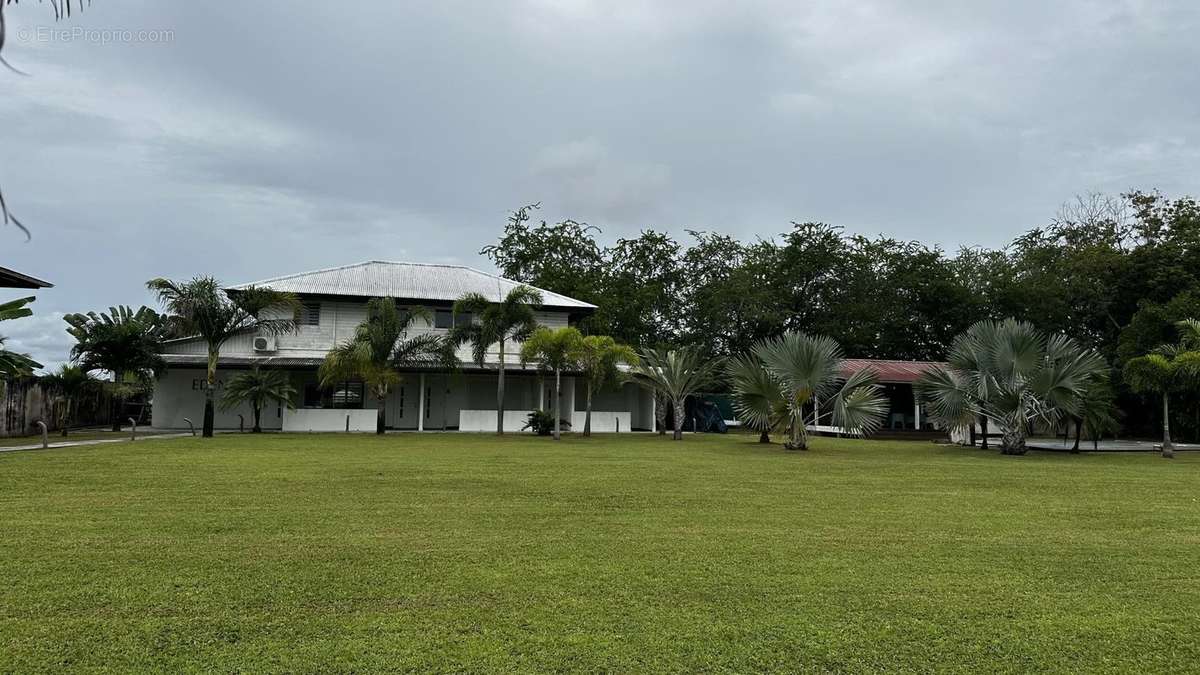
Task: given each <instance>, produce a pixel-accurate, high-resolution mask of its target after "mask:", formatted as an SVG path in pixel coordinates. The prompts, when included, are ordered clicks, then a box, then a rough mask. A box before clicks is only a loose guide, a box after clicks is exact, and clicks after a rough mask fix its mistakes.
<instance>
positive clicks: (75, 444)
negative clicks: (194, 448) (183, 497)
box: [0, 433, 191, 452]
mask: <svg viewBox="0 0 1200 675" xmlns="http://www.w3.org/2000/svg"><path fill="white" fill-rule="evenodd" d="M190 436H191V434H190V433H182V434H146V435H145V436H138V438H137V440H139V441H148V440H158V439H160V438H185V437H190ZM129 442H130V439H129V438H128V437H124V438H94V439H91V440H87V441H57V442H55V441H51V442H50V445H48V446H46V447H42V444H41V443H40V442H39V443H36V444H33V445H18V446H14V447H11V448H0V452H20V451H24V450H56V449H58V448H79V447H83V446H85V445H104V444H105V443H129Z"/></svg>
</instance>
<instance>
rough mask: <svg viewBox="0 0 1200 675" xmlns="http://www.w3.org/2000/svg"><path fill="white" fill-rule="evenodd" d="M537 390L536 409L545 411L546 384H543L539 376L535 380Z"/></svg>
mask: <svg viewBox="0 0 1200 675" xmlns="http://www.w3.org/2000/svg"><path fill="white" fill-rule="evenodd" d="M537 388H538V407H537V409H538V410H545V409H546V383H545V381H543V380H542V378H541V376H539V377H538V379H537Z"/></svg>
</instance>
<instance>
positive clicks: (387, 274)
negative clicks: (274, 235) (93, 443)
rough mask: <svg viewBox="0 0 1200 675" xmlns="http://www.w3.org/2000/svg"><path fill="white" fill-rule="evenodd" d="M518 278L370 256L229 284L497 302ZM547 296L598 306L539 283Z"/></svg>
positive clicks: (558, 302)
mask: <svg viewBox="0 0 1200 675" xmlns="http://www.w3.org/2000/svg"><path fill="white" fill-rule="evenodd" d="M519 285H520V284H518V283H517V282H515V281H512V280H510V279H505V278H503V277H498V276H496V275H494V274H488V273H487V272H480V271H479V270H477V269H473V268H470V267H464V266H462V265H435V264H427V263H406V262H388V261H384V260H369V261H367V262H361V263H355V264H353V265H343V266H341V267H329V268H326V269H321V270H314V271H312V272H301V273H300V274H289V275H287V276H282V277H275V278H272V279H263V280H262V281H255V282H252V283H249V284H239V285H237V286H231V287H230V290H238V289H242V288H245V287H247V286H266V287H270V288H273V289H275V290H277V291H286V292H289V293H296V294H298V295H344V296H353V297H367V298H381V297H391V298H404V299H408V300H441V301H451V302H452V301H454V300H457V299H459V298H460V297H462V296H463V295H465V294H467V293H479V294H482V295H483V296H484V297H486V298H487V299H489V300H491V301H493V302H499V301H500V300H501V299H503V298H504V296H505V295H507V294H508V292H509V291H511V290H512V289H513V288H516V287H517V286H519ZM538 290H539V291H541V292H542V295H543V296H544V302H543V306H545V307H562V308H567V309H595V308H596V306H595V305H592V304H589V303H586V302H583V301H582V300H576V299H574V298H568V297H567V296H565V295H560V294H558V293H552V292H550V291H547V290H544V289H540V288H539V289H538Z"/></svg>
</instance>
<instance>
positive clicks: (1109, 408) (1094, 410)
mask: <svg viewBox="0 0 1200 675" xmlns="http://www.w3.org/2000/svg"><path fill="white" fill-rule="evenodd" d="M1113 399H1114V395H1113V390H1112V386H1111V385H1110V384H1109V382H1108V378H1107V377H1097V378H1096V379H1095V380H1093V381H1092V382H1089V383H1088V385H1087V386H1086V387H1085V388H1084V390H1083V393H1082V394H1081V395H1080V397H1079V411H1078V412H1077V413H1076V415H1075V416H1074V417H1073V420H1074V422H1075V443H1074V445H1072V446H1071V452H1072V453H1078V452H1079V441H1080V438H1081V437H1082V435H1083V431H1085V430H1086V431H1087V434H1088V436H1090V437H1091V439H1092V449H1093V450H1095V449H1098V448H1099V447H1100V437H1101V436H1103V435H1105V434H1115V433H1116V432H1117V431H1118V430H1119V429H1120V428H1121V423H1120V421H1119V420H1118V419H1117V410H1116V405H1115V404H1114V402H1113Z"/></svg>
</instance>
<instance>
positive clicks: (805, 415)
mask: <svg viewBox="0 0 1200 675" xmlns="http://www.w3.org/2000/svg"><path fill="white" fill-rule="evenodd" d="M753 354H754V357H755V358H757V359H758V360H759V361H760V362H761V363H762V367H763V368H764V369H765V370H766V371H767V373H768V374H769V375H770V378H771V379H772V380H774V381H775V383H776V385H777V386H778V387H779V392H780V395H781V397H782V398H783V400H784V404H785V408H786V411H787V417H786V421H787V424H788V428H789V437H788V441H787V443H786V444H785V447H786V448H788V449H789V450H807V449H808V427H809V426H810V425H815V424H816V423H817V410H818V406H819V405H820V404H821V403H823V402H824V403H828V404H829V405H830V406H831V407H832V411H833V423H834V425H835V426H839V427H841V428H843V429H845V430H846V432H847V433H852V434H860V435H864V436H866V435H869V434H872V433H874V432H875V431H877V430H878V429H879V427H880V426H881V425H882V424H883V417H884V415H886V414H887V401H886V400H884V398H883V397H882V396H881V395H880V394H879V387H878V385H877V384H876V383H875V380H876V375H875V372H874V371H872V370H869V369H867V370H860V371H857V372H855V373H853V374H851V375H849V376H843V375H842V350H841V347H839V346H838V344H837V342H835V341H834V340H833V339H832V338H828V337H825V336H816V335H806V334H804V333H798V332H794V331H789V332H787V333H784V334H783V335H782V336H780V337H777V338H770V339H766V340H762V341H761V342H759V343H758V344H756V345H755V346H754V349H753ZM760 424H761V422H760Z"/></svg>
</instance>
